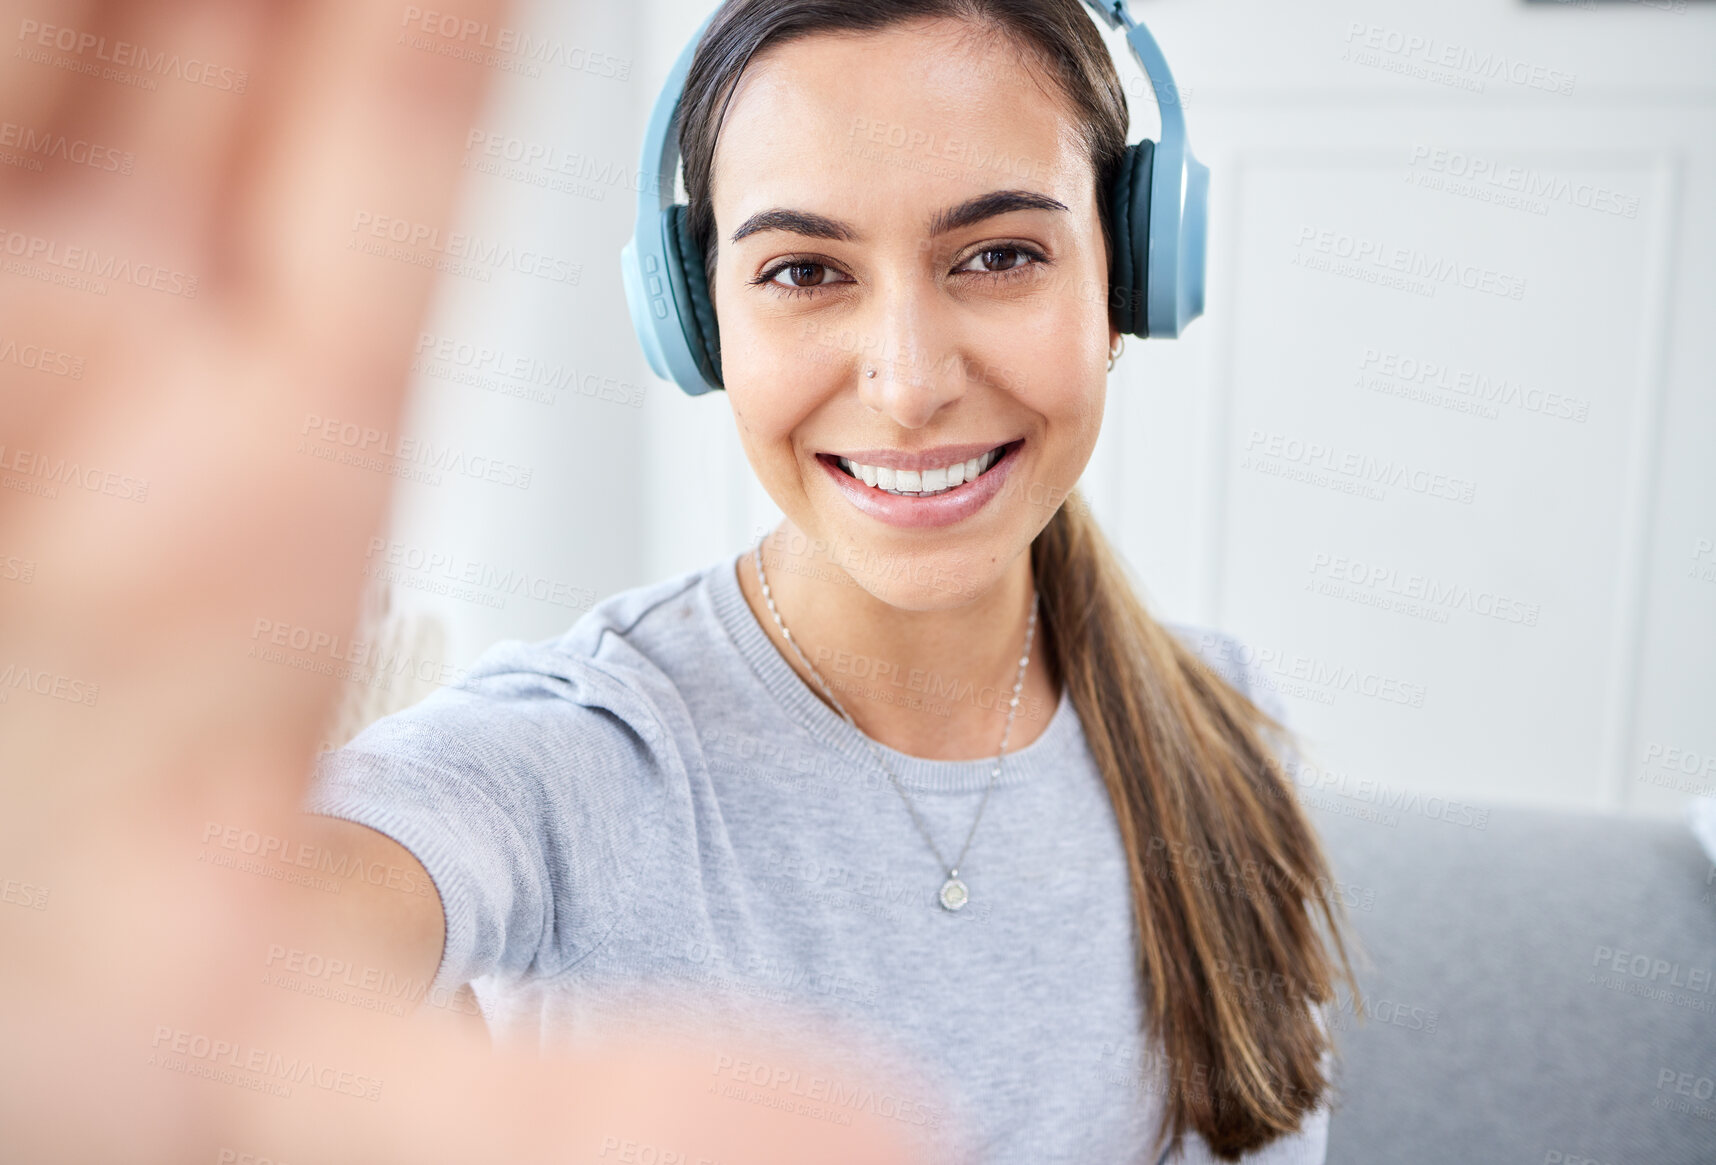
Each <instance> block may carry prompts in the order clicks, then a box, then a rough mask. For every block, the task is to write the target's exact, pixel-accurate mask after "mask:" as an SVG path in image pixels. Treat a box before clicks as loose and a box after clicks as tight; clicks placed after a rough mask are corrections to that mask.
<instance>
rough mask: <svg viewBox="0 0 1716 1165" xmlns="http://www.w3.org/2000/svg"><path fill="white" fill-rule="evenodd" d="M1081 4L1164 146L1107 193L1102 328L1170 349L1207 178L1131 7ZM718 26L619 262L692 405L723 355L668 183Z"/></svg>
mask: <svg viewBox="0 0 1716 1165" xmlns="http://www.w3.org/2000/svg"><path fill="white" fill-rule="evenodd" d="M1084 2H1085V4H1086V5H1087V6H1088V7H1089V8H1090V9H1091V10H1092V11H1093V12H1095V13H1096V15H1097V17H1098V18H1100V19H1101V20H1102V21H1103V22H1104V23H1106V24H1107V25H1108V27H1109V28H1111V29H1115V28H1124V29H1125V30H1126V43H1127V44H1128V45H1129V46H1130V47H1131V49H1132V55H1133V56H1134V57H1136V58H1137V60H1138V64H1139V66H1140V67H1142V68H1143V70H1144V75H1145V76H1146V77H1148V78H1149V80H1150V86H1151V88H1152V89H1153V90H1154V91H1155V94H1156V105H1157V108H1158V109H1159V110H1160V111H1161V117H1162V140H1161V141H1160V142H1152V141H1150V140H1149V139H1148V138H1145V139H1143V140H1141V141H1138V142H1136V143H1134V144H1132V145H1130V146H1128V147H1126V153H1125V155H1124V157H1123V158H1122V159H1121V164H1120V168H1119V172H1118V173H1117V174H1116V176H1115V179H1114V185H1113V187H1112V188H1111V190H1110V195H1111V197H1110V207H1111V210H1110V215H1111V222H1110V227H1111V231H1110V234H1111V236H1112V238H1113V240H1114V257H1113V261H1112V262H1111V263H1110V264H1109V273H1108V281H1109V312H1110V317H1111V319H1112V320H1113V323H1114V326H1115V327H1116V328H1118V329H1119V330H1120V331H1121V333H1123V334H1126V335H1134V336H1139V337H1144V336H1160V337H1162V338H1164V339H1171V338H1173V337H1175V336H1178V335H1179V334H1180V330H1181V329H1182V328H1184V327H1185V326H1186V325H1187V324H1188V323H1190V322H1191V321H1192V320H1194V319H1196V318H1197V317H1198V316H1200V315H1202V314H1203V310H1204V240H1205V237H1206V235H1207V233H1208V227H1209V187H1210V172H1209V168H1208V167H1206V166H1205V165H1204V164H1203V163H1202V162H1199V161H1198V160H1197V159H1196V158H1194V157H1193V156H1192V150H1191V146H1190V144H1189V143H1188V142H1187V140H1186V118H1185V113H1184V112H1183V110H1182V109H1181V107H1180V95H1179V91H1178V90H1177V89H1176V88H1175V87H1174V77H1173V74H1172V73H1170V72H1169V71H1168V62H1167V59H1166V58H1165V57H1163V56H1162V50H1161V49H1160V48H1158V47H1157V45H1156V39H1155V38H1154V37H1152V36H1151V35H1150V30H1149V29H1147V28H1145V27H1144V26H1143V25H1142V24H1140V23H1139V22H1138V21H1136V20H1134V19H1133V18H1132V13H1131V12H1130V10H1129V9H1128V7H1127V0H1108V2H1107V3H1102V2H1100V0H1084ZM714 19H715V14H714V13H711V14H710V15H709V16H708V17H706V18H705V19H704V21H703V23H702V24H701V25H700V26H699V27H698V29H697V32H696V33H695V34H694V35H693V36H692V38H691V41H690V42H689V43H688V44H687V45H686V46H685V48H684V50H683V51H681V52H680V54H679V59H678V60H676V61H675V62H674V63H673V68H672V69H670V70H668V74H667V80H666V82H665V83H663V85H662V88H661V93H660V94H659V95H658V96H657V97H656V99H655V107H654V109H653V110H652V111H651V112H650V118H649V127H648V129H647V130H646V131H645V132H644V144H643V154H642V157H641V159H640V160H639V162H638V183H637V189H638V216H637V223H636V225H635V227H634V228H633V234H632V239H631V242H629V243H627V244H626V245H625V248H624V249H623V250H621V252H620V269H621V272H622V274H623V275H624V278H625V285H626V305H627V306H628V307H629V308H630V309H631V315H632V326H633V327H634V328H635V329H636V330H637V334H638V341H639V342H640V343H641V344H642V345H643V350H644V355H645V356H646V357H647V358H648V359H649V366H650V367H651V368H652V369H654V370H655V374H656V375H657V376H660V377H662V378H664V379H667V380H671V381H673V382H674V383H675V384H677V385H679V387H680V388H682V389H684V390H685V391H686V392H687V393H690V394H691V395H692V396H697V395H700V394H702V393H705V392H708V391H710V390H711V389H716V388H720V387H722V385H721V347H720V339H719V336H718V334H717V332H716V327H715V306H714V304H713V302H712V301H711V300H710V298H709V282H708V276H707V275H706V273H705V272H704V269H703V254H702V251H701V249H700V248H699V247H698V246H697V244H696V242H695V241H694V240H693V239H692V238H691V235H690V232H689V231H688V230H687V229H686V220H687V217H688V216H687V215H686V207H685V205H684V204H683V203H676V202H674V201H673V194H674V187H673V180H674V175H675V173H676V171H677V168H678V166H679V138H678V118H679V99H680V95H681V93H682V92H683V91H684V88H685V74H686V72H687V71H688V70H689V69H690V68H691V59H692V57H693V56H694V55H695V54H696V51H697V45H698V43H699V42H700V41H701V40H702V39H703V33H704V31H705V30H706V29H707V28H708V27H709V24H710V22H711V21H713V20H714Z"/></svg>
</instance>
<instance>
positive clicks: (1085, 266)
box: [711, 21, 1119, 610]
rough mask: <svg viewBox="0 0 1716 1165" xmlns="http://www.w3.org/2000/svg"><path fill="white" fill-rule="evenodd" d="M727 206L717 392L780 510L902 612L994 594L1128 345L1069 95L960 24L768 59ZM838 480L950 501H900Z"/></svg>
mask: <svg viewBox="0 0 1716 1165" xmlns="http://www.w3.org/2000/svg"><path fill="white" fill-rule="evenodd" d="M712 194H713V200H714V213H715V230H716V233H717V237H718V243H717V258H716V265H715V271H714V274H713V277H712V279H711V284H712V287H713V290H714V296H715V302H716V309H717V315H718V320H719V326H720V334H721V361H722V373H723V379H724V384H725V387H726V389H727V396H728V399H729V401H730V403H731V404H732V407H733V412H734V416H735V418H736V420H737V422H738V429H739V436H740V439H741V441H742V442H743V443H744V447H745V452H746V455H747V456H748V457H749V459H750V462H751V465H752V467H753V469H754V470H755V471H756V473H757V476H758V478H759V479H760V480H761V481H762V484H763V487H764V488H765V489H767V490H768V492H769V496H770V497H772V498H773V499H774V501H775V503H776V504H777V505H778V506H780V508H781V510H782V511H783V512H784V513H785V514H786V516H787V517H788V519H790V520H791V522H792V523H793V524H794V525H795V526H797V527H798V529H799V530H801V531H803V532H804V533H805V534H806V535H807V536H809V537H810V538H811V539H813V540H820V541H821V543H822V544H823V546H825V547H826V548H827V553H828V554H829V556H830V558H831V559H832V562H833V563H834V564H836V565H837V566H838V567H839V568H841V569H843V570H845V571H846V572H847V573H848V574H850V575H851V576H852V578H853V579H854V580H855V581H856V582H857V583H858V584H859V585H861V586H863V587H864V588H865V589H866V590H867V591H869V592H870V593H871V594H873V595H875V596H877V597H878V598H882V599H884V600H885V601H887V602H889V603H891V604H893V605H895V606H898V607H902V608H907V609H912V610H931V609H939V608H946V607H951V606H955V605H957V604H961V603H964V602H967V601H969V600H970V599H972V598H973V597H975V596H976V595H978V594H981V593H983V592H985V591H987V590H988V589H989V588H990V586H991V585H992V584H993V583H994V582H995V581H996V580H997V579H998V578H999V577H1000V575H1001V574H1002V572H1003V571H1004V570H1006V569H1007V568H1008V566H1009V565H1010V564H1011V563H1013V562H1014V560H1015V559H1016V558H1017V557H1018V555H1020V554H1021V553H1022V552H1024V551H1025V550H1027V549H1028V548H1029V546H1030V544H1031V541H1032V539H1033V538H1035V537H1036V535H1037V533H1038V532H1039V531H1040V530H1041V529H1042V528H1043V526H1044V525H1046V524H1047V523H1048V521H1049V519H1050V518H1051V517H1052V516H1053V514H1054V510H1055V508H1056V507H1057V506H1058V505H1059V504H1060V503H1061V502H1062V501H1063V500H1064V499H1065V497H1066V495H1067V491H1068V490H1070V489H1072V488H1073V486H1074V485H1075V484H1076V483H1077V481H1078V478H1079V475H1080V474H1081V473H1082V472H1083V470H1084V467H1085V464H1086V462H1087V461H1088V460H1089V458H1090V453H1091V449H1092V447H1093V446H1094V445H1095V443H1096V437H1097V431H1098V429H1099V428H1100V426H1101V421H1102V410H1103V401H1104V395H1105V388H1106V365H1107V361H1108V351H1109V348H1110V345H1111V344H1112V343H1113V342H1114V341H1115V340H1117V339H1118V335H1119V334H1118V333H1117V332H1114V331H1113V330H1112V329H1111V327H1110V324H1109V320H1108V310H1107V306H1106V299H1107V289H1108V287H1107V259H1106V256H1105V254H1104V250H1103V242H1102V227H1101V223H1100V220H1099V217H1098V208H1097V200H1096V189H1095V180H1094V175H1093V172H1092V166H1091V162H1090V158H1089V155H1088V154H1087V152H1086V149H1085V146H1084V144H1083V143H1082V141H1081V140H1080V138H1079V134H1078V132H1077V126H1076V125H1075V123H1074V122H1073V120H1072V117H1071V113H1070V110H1069V108H1068V107H1067V106H1066V105H1065V103H1064V100H1063V99H1062V98H1061V97H1060V96H1059V94H1058V91H1057V90H1055V89H1054V88H1053V87H1052V83H1051V82H1050V81H1049V80H1048V79H1047V78H1046V77H1044V76H1043V75H1042V74H1041V73H1040V72H1038V71H1037V70H1035V69H1033V68H1032V67H1031V66H1030V65H1028V64H1027V63H1025V62H1024V61H1023V60H1021V59H1020V58H1019V56H1018V55H1017V52H1016V50H1014V49H1013V48H1012V47H1011V45H1010V44H1009V43H1007V42H1002V41H999V40H997V39H996V38H994V37H993V36H979V35H973V32H972V28H971V26H969V25H965V24H961V23H953V22H947V21H932V22H924V21H919V22H914V23H911V24H907V25H897V26H894V27H891V28H889V29H886V30H884V31H881V32H876V33H865V34H859V35H852V34H836V35H829V34H822V35H813V36H809V37H806V38H804V39H800V40H795V41H789V42H787V43H784V44H779V45H775V46H771V47H770V48H769V49H768V50H765V51H764V52H762V53H759V54H758V55H757V56H756V57H755V58H753V59H752V61H751V63H750V65H749V66H748V67H747V68H746V70H745V73H744V75H743V76H742V77H741V79H740V82H739V87H738V89H737V90H736V91H735V92H734V94H733V97H732V100H731V103H730V105H729V107H728V110H727V115H726V120H725V122H724V123H723V125H722V129H721V134H720V138H719V140H718V142H717V148H716V153H715V158H714V163H713V173H712ZM867 370H873V371H874V373H875V375H874V376H868V375H866V371H867ZM1003 446H1005V447H1006V448H1005V449H1004V450H1003V454H1002V455H999V456H995V458H994V461H993V468H990V469H987V470H985V471H984V472H982V473H981V474H980V475H979V476H977V477H975V478H974V479H969V480H965V481H962V482H961V483H960V484H958V485H953V484H952V479H955V478H959V477H960V476H961V475H962V474H964V475H967V476H969V473H970V470H971V469H972V468H974V466H973V465H972V459H975V458H979V457H984V456H994V455H990V454H989V451H991V450H995V449H997V448H998V447H1003ZM842 457H846V458H849V460H850V461H852V462H855V463H857V466H860V467H861V466H866V465H868V466H873V467H884V468H888V469H891V470H908V469H916V470H918V471H919V473H918V474H917V475H916V476H915V477H914V476H911V475H907V476H904V477H902V476H899V474H898V473H896V474H895V476H894V477H893V480H892V483H891V484H892V486H893V488H894V489H896V490H917V491H929V490H933V489H938V488H945V489H946V492H945V493H941V494H939V495H937V496H934V497H920V496H894V495H892V494H889V493H887V492H885V487H887V486H888V485H889V484H890V482H889V478H888V475H887V474H880V475H877V474H874V473H871V471H870V470H866V469H863V468H857V469H856V472H857V473H858V475H859V476H848V474H847V473H846V471H845V470H844V469H842V468H841V465H840V458H842ZM956 462H963V463H965V464H964V465H962V466H961V467H960V468H959V469H956V470H952V471H951V472H950V473H949V474H947V475H945V476H944V475H941V474H939V473H938V472H937V470H938V469H941V468H944V467H950V466H952V465H953V464H954V463H956ZM981 466H982V463H981V462H979V463H978V465H977V466H976V467H977V468H981ZM925 469H928V470H929V472H928V473H927V474H925V473H923V472H922V471H923V470H925ZM866 473H871V476H874V477H876V484H867V483H866V481H865V480H863V476H864V475H865V474H866Z"/></svg>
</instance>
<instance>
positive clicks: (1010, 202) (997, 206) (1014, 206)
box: [732, 190, 1067, 243]
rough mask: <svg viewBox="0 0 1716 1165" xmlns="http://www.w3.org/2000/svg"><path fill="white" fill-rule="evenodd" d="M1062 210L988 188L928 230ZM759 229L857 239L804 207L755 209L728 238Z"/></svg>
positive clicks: (1041, 199)
mask: <svg viewBox="0 0 1716 1165" xmlns="http://www.w3.org/2000/svg"><path fill="white" fill-rule="evenodd" d="M1066 209H1067V206H1066V204H1065V203H1064V202H1061V201H1060V200H1059V199H1056V198H1050V197H1049V196H1048V195H1046V194H1038V193H1037V192H1036V191H1034V190H992V191H990V192H989V193H988V194H979V195H978V196H977V197H976V198H968V199H966V200H965V201H964V202H961V203H960V204H958V205H957V206H950V207H948V208H947V209H945V210H938V211H937V212H936V213H935V214H934V215H932V216H930V225H929V232H930V234H931V235H932V236H934V235H945V234H947V233H948V232H949V231H956V230H959V229H960V228H961V227H968V226H970V225H971V224H973V223H978V222H982V221H983V220H984V219H986V218H994V217H995V216H997V215H1002V214H1008V213H1010V212H1012V211H1015V210H1066ZM763 231H791V232H792V233H793V234H797V235H804V236H806V237H808V238H812V239H834V240H836V241H837V242H854V241H856V240H857V239H858V238H859V233H858V230H857V228H855V227H853V226H852V225H851V224H849V223H844V222H841V221H840V220H839V219H837V218H829V217H828V216H827V215H823V214H812V213H811V212H810V211H807V210H788V209H786V208H784V207H775V208H774V209H772V210H764V211H759V212H758V213H756V214H753V215H752V216H751V217H750V218H748V219H746V220H745V221H744V222H743V223H742V224H740V226H739V229H738V230H736V231H734V232H733V240H732V241H733V242H735V243H737V242H738V241H739V240H741V239H744V238H748V237H749V236H751V235H755V234H761V233H762V232H763Z"/></svg>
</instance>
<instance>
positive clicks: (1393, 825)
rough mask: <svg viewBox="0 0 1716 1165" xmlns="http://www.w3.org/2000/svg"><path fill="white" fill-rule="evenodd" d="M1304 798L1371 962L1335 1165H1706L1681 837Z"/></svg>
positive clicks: (1710, 1083)
mask: <svg viewBox="0 0 1716 1165" xmlns="http://www.w3.org/2000/svg"><path fill="white" fill-rule="evenodd" d="M1302 793H1303V794H1304V799H1305V800H1306V801H1307V808H1308V810H1309V811H1310V813H1311V815H1312V818H1313V820H1314V822H1315V823H1316V825H1317V827H1318V829H1319V831H1320V832H1321V834H1322V836H1323V840H1324V843H1325V845H1326V846H1327V849H1328V852H1329V856H1330V861H1331V863H1332V865H1333V867H1334V870H1335V874H1336V877H1337V879H1338V881H1339V884H1338V885H1337V887H1335V889H1336V890H1337V891H1338V892H1339V894H1340V896H1341V897H1342V899H1343V900H1344V901H1346V902H1347V903H1348V905H1349V917H1350V918H1351V920H1352V922H1353V924H1354V930H1355V931H1356V932H1357V934H1358V936H1359V939H1360V943H1361V945H1362V946H1363V948H1364V949H1365V951H1366V952H1368V955H1369V964H1368V965H1365V964H1360V965H1358V966H1357V967H1356V968H1355V969H1357V970H1358V971H1359V979H1360V985H1361V988H1362V989H1363V992H1364V994H1365V995H1366V997H1367V998H1366V1000H1365V1004H1364V1006H1363V1007H1362V1009H1360V1008H1355V1007H1354V1006H1353V1004H1352V1002H1351V1000H1350V998H1343V1006H1342V1007H1341V1009H1340V1011H1339V1013H1338V1017H1337V1019H1336V1021H1335V1025H1334V1026H1335V1028H1336V1031H1337V1033H1338V1034H1337V1049H1338V1054H1339V1057H1340V1060H1339V1062H1338V1064H1337V1067H1336V1081H1337V1091H1336V1098H1335V1102H1334V1111H1333V1117H1332V1120H1331V1124H1330V1130H1329V1155H1328V1161H1329V1165H1373V1163H1375V1162H1379V1161H1388V1162H1418V1161H1423V1162H1436V1163H1437V1165H1446V1163H1448V1162H1491V1161H1494V1162H1520V1163H1522V1165H1556V1163H1583V1162H1592V1163H1600V1165H1644V1163H1646V1162H1648V1163H1650V1165H1676V1163H1681V1162H1684V1163H1687V1165H1691V1163H1692V1162H1704V1163H1709V1162H1716V1097H1713V1096H1712V1091H1713V1090H1716V981H1713V977H1716V867H1713V866H1712V865H1711V863H1710V862H1709V861H1708V860H1707V859H1706V857H1705V855H1704V853H1703V851H1702V850H1701V849H1700V848H1699V847H1698V845H1697V844H1696V842H1695V841H1694V839H1693V837H1692V836H1691V834H1690V832H1689V831H1688V830H1687V829H1686V827H1685V826H1684V825H1683V824H1681V823H1679V822H1676V821H1672V820H1662V819H1655V818H1648V819H1647V818H1636V817H1622V816H1610V815H1598V814H1583V813H1574V812H1566V811H1549V810H1538V809H1529V808H1493V809H1490V810H1487V811H1484V810H1477V811H1474V810H1473V809H1472V807H1471V806H1458V807H1457V808H1452V807H1450V806H1449V805H1448V803H1446V802H1444V801H1441V800H1439V799H1432V798H1422V797H1420V798H1416V799H1414V798H1412V797H1404V798H1399V799H1396V798H1395V797H1394V796H1393V795H1392V794H1390V795H1389V796H1387V797H1382V796H1376V797H1372V798H1370V799H1368V800H1361V799H1359V798H1357V797H1342V796H1333V795H1327V794H1321V793H1317V792H1314V791H1310V790H1302ZM1456 805H1457V803H1456ZM1359 1010H1362V1011H1363V1012H1364V1014H1363V1016H1362V1017H1361V1016H1359V1015H1358V1014H1356V1012H1358V1011H1359Z"/></svg>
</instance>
